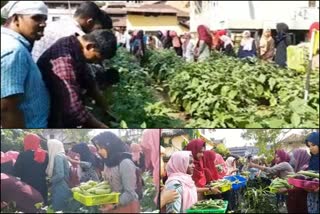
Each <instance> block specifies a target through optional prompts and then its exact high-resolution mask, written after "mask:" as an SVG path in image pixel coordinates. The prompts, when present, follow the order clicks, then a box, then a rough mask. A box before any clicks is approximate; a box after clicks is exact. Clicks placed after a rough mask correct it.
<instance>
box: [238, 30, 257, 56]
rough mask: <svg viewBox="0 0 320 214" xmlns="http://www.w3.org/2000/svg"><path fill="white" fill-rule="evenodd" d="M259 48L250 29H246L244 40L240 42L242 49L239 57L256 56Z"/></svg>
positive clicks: (243, 35) (243, 34)
mask: <svg viewBox="0 0 320 214" xmlns="http://www.w3.org/2000/svg"><path fill="white" fill-rule="evenodd" d="M256 56H257V48H256V43H255V41H254V39H253V38H252V37H251V33H250V31H247V30H246V31H244V32H243V33H242V40H241V43H240V49H239V52H238V57H239V58H240V59H243V58H248V57H256Z"/></svg>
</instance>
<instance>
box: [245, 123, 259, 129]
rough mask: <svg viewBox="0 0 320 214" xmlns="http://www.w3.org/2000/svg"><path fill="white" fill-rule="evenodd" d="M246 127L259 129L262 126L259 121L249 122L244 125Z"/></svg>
mask: <svg viewBox="0 0 320 214" xmlns="http://www.w3.org/2000/svg"><path fill="white" fill-rule="evenodd" d="M246 128H248V129H253V128H255V129H260V128H263V127H262V125H261V124H260V123H250V124H247V125H246Z"/></svg>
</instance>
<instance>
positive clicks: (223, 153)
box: [214, 143, 230, 158]
mask: <svg viewBox="0 0 320 214" xmlns="http://www.w3.org/2000/svg"><path fill="white" fill-rule="evenodd" d="M214 151H215V152H217V153H219V154H220V155H221V156H222V157H224V158H226V157H227V156H228V155H229V154H230V150H229V149H228V148H227V147H226V145H224V144H223V143H219V144H218V145H217V146H216V147H215V148H214Z"/></svg>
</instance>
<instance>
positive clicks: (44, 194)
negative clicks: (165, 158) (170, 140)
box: [1, 129, 160, 213]
mask: <svg viewBox="0 0 320 214" xmlns="http://www.w3.org/2000/svg"><path fill="white" fill-rule="evenodd" d="M49 138H50V139H49V140H47V141H46V140H43V139H42V138H40V137H39V136H38V135H36V134H27V135H26V136H25V137H24V141H23V145H24V151H21V152H16V151H8V152H6V153H3V152H1V208H4V207H6V206H8V204H9V203H10V202H15V204H16V209H17V210H18V211H21V212H27V213H37V212H41V210H40V208H39V207H36V206H35V204H37V203H42V204H43V207H44V206H47V205H50V206H52V208H53V210H54V211H67V212H68V211H69V212H71V210H70V207H79V208H80V207H81V206H83V205H81V204H80V203H79V202H77V201H76V200H74V199H72V197H73V196H72V192H71V188H73V187H77V186H80V184H81V183H82V182H87V181H90V180H91V181H97V182H100V181H103V180H106V181H108V183H109V184H110V186H111V189H112V191H113V192H119V193H120V197H119V203H118V204H117V205H113V204H106V205H102V206H101V207H100V211H101V212H102V213H139V212H140V210H141V208H140V200H141V199H142V192H143V186H142V180H141V179H142V177H141V175H142V173H143V172H144V171H150V172H151V174H152V177H153V182H154V186H155V189H156V191H157V194H156V198H155V199H154V203H155V205H159V202H158V200H159V197H158V195H159V189H160V184H159V152H160V151H159V147H160V131H159V130H151V129H150V130H148V129H146V130H144V131H143V133H142V139H141V142H140V143H135V144H134V143H132V144H131V145H130V144H128V143H126V142H124V141H122V140H121V138H120V137H118V136H117V135H115V134H114V133H112V132H109V131H106V132H102V133H100V134H98V135H96V136H95V137H93V139H92V140H91V142H92V143H91V144H89V143H84V142H81V143H75V144H74V145H73V146H72V147H71V148H69V149H68V148H65V146H64V144H63V143H62V142H61V141H59V140H57V139H54V136H50V137H49ZM130 143H131V142H130ZM44 145H46V147H47V150H44V149H42V148H43V147H44ZM137 147H139V149H138V150H137V149H136V148H137ZM156 147H157V148H158V149H157V148H156ZM142 156H143V157H144V158H143V159H141V158H137V157H142ZM140 161H142V162H140ZM3 166H4V167H3ZM49 193H50V196H48V195H49ZM73 209H74V208H73Z"/></svg>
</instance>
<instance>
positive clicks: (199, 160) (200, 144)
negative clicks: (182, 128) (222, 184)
mask: <svg viewBox="0 0 320 214" xmlns="http://www.w3.org/2000/svg"><path fill="white" fill-rule="evenodd" d="M205 146H206V144H205V142H204V141H203V140H201V139H194V140H191V141H190V142H189V144H188V145H187V146H186V150H187V151H191V152H192V156H193V158H194V165H195V168H194V172H193V175H192V179H193V180H194V182H195V184H196V186H197V187H198V188H197V191H198V192H199V193H204V192H207V191H212V192H213V193H214V194H218V193H220V191H219V189H218V188H212V189H211V187H209V188H208V187H205V185H206V184H208V183H209V182H210V181H207V178H206V176H205V169H204V164H203V153H204V151H205ZM201 196H202V194H201V195H199V197H201Z"/></svg>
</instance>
